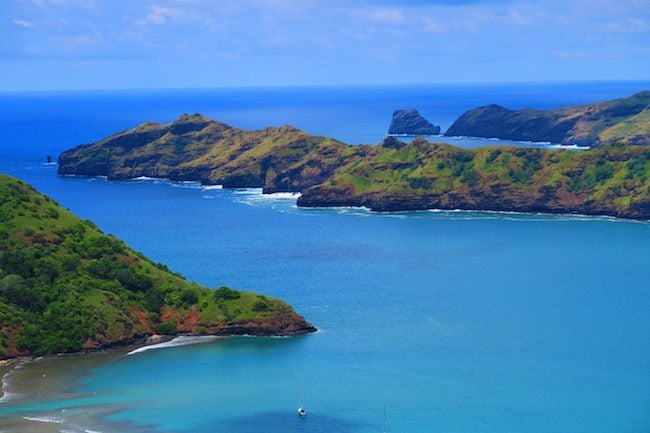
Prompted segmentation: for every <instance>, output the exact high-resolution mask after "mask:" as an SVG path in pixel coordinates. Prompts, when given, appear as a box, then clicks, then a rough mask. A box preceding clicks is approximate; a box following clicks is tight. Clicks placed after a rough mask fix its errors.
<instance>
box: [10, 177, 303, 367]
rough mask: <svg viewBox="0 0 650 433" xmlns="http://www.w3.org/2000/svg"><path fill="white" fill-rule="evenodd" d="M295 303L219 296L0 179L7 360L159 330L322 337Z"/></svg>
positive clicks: (223, 292)
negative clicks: (311, 333)
mask: <svg viewBox="0 0 650 433" xmlns="http://www.w3.org/2000/svg"><path fill="white" fill-rule="evenodd" d="M313 330H314V328H313V327H311V325H309V324H308V323H307V322H305V320H304V319H303V318H302V317H300V316H298V315H297V314H296V313H295V312H294V311H293V310H292V309H291V307H290V306H289V305H287V304H286V303H284V302H282V301H280V300H277V299H273V298H271V297H266V296H262V295H258V294H255V293H248V292H240V291H236V290H232V289H229V288H225V287H224V288H220V289H218V290H210V289H207V288H205V287H202V286H199V285H197V284H195V283H190V282H188V281H187V280H185V279H183V278H182V277H181V276H180V275H178V274H174V273H172V272H170V271H169V269H167V268H166V267H165V266H164V265H162V264H159V263H153V262H152V261H150V260H149V259H147V258H146V257H145V256H143V255H142V254H139V253H137V252H135V251H133V250H131V249H130V248H129V247H127V246H126V245H125V244H124V243H123V242H122V241H120V240H118V239H116V238H114V237H113V236H110V235H105V234H103V233H102V232H101V231H100V230H99V229H98V228H97V227H96V226H95V225H94V224H93V223H92V222H90V221H88V220H85V221H84V220H81V219H79V218H77V217H76V216H74V215H73V214H71V213H70V212H69V211H67V210H65V209H64V208H62V207H60V206H59V205H58V204H57V203H56V202H54V201H53V200H51V199H50V198H48V197H46V196H44V195H42V194H40V193H38V192H36V191H35V190H34V189H32V188H31V187H30V186H29V185H27V184H25V183H24V182H22V181H20V180H17V179H14V178H11V177H9V176H6V175H0V359H1V358H6V357H11V356H17V355H22V354H44V353H55V352H75V351H80V350H83V349H93V348H99V347H105V346H110V345H113V344H120V343H125V342H128V341H132V340H133V339H136V338H139V337H142V336H145V335H150V334H153V333H163V334H175V333H177V332H181V331H182V332H192V333H198V334H231V333H234V334H241V333H249V334H262V335H270V334H278V335H289V334H295V333H302V332H310V331H313Z"/></svg>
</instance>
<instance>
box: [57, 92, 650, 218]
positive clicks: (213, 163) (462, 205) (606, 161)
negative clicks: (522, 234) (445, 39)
mask: <svg viewBox="0 0 650 433" xmlns="http://www.w3.org/2000/svg"><path fill="white" fill-rule="evenodd" d="M648 95H650V92H642V93H639V94H637V95H634V96H632V97H630V98H626V99H620V100H615V101H610V102H606V103H602V104H595V105H594V106H591V107H592V108H590V109H588V108H585V107H583V109H582V110H583V111H581V112H586V111H590V112H591V113H592V114H591V116H592V117H590V119H592V120H591V121H593V122H595V120H593V119H595V118H596V114H595V113H596V111H598V113H600V114H599V115H600V116H601V117H600V120H599V121H598V125H601V126H602V125H605V124H607V125H612V126H611V127H610V128H607V129H602V128H601V129H598V128H596V127H595V126H594V125H593V124H589V125H591V127H590V128H591V129H588V130H589V131H592V132H593V131H599V132H598V136H599V137H600V138H599V140H600V141H599V142H598V145H593V147H595V148H594V149H591V150H588V151H581V152H578V151H572V150H563V149H535V148H525V147H507V146H491V147H482V148H478V149H472V150H469V149H461V148H457V147H453V146H450V145H448V144H444V143H431V142H428V141H426V140H424V139H422V138H419V139H416V140H414V141H413V142H411V143H406V142H403V141H400V140H398V139H396V138H395V137H388V138H387V139H386V140H384V142H383V143H381V144H380V145H375V146H372V145H359V146H350V145H347V144H345V143H342V142H340V141H337V140H334V139H331V138H327V137H317V136H312V135H309V134H307V133H306V132H304V131H301V130H299V129H296V128H294V127H291V126H283V127H279V128H266V129H263V130H259V131H246V130H243V129H239V128H234V127H231V126H229V125H226V124H223V123H220V122H217V121H214V120H211V119H208V118H206V117H204V116H201V115H199V114H196V115H191V116H188V115H183V116H181V117H180V118H179V119H177V120H176V121H174V122H171V123H168V124H158V123H154V122H148V123H144V124H142V125H140V126H137V127H136V128H134V129H132V130H129V131H123V132H120V133H117V134H114V135H112V136H110V137H107V138H105V139H103V140H100V141H98V142H96V143H91V144H87V145H82V146H78V147H76V148H73V149H71V150H68V151H66V152H64V153H62V154H61V155H60V157H59V168H58V170H59V174H62V175H68V174H74V175H92V176H96V175H103V176H108V178H109V179H126V178H135V177H139V176H149V177H164V178H169V179H171V180H182V181H184V180H194V181H200V182H202V183H204V184H221V185H223V186H224V187H226V188H239V187H258V188H263V189H264V192H265V193H272V192H300V193H302V196H301V197H300V198H299V199H298V205H299V206H304V207H327V206H366V207H369V208H371V209H373V210H377V211H406V210H424V209H433V208H435V209H464V210H491V211H517V212H549V213H581V214H588V215H609V216H616V217H623V218H636V219H648V218H650V180H649V179H648V173H649V170H650V149H649V148H645V147H643V146H641V144H644V143H645V141H644V140H645V138H644V137H645V132H643V131H645V130H646V128H648V124H647V122H646V120H647V118H646V117H645V116H647V114H646V113H647V112H648V111H649V110H647V109H644V110H642V111H641V112H637V114H635V115H632V114H631V113H632V111H635V110H638V109H639V108H638V107H639V106H640V105H642V104H643V103H645V102H643V101H645V100H646V99H645V98H647V97H648ZM594 107H599V108H598V109H596V108H594ZM624 107H628V108H625V109H624ZM629 107H634V108H633V109H632V108H629ZM569 111H571V110H569V109H567V111H566V112H567V113H568V112H569ZM622 113H627V117H625V116H623V114H622ZM464 116H466V115H464ZM623 117H625V118H624V119H623ZM461 119H462V117H461ZM461 119H459V120H458V121H457V122H456V123H459V122H460V120H461ZM573 124H574V126H575V128H574V129H576V128H578V127H579V125H582V123H579V122H578V121H577V120H576V122H574V123H573ZM496 125H497V126H498V125H499V122H496ZM502 125H503V124H502ZM522 128H523V127H522ZM599 128H600V127H599ZM612 128H613V129H612ZM576 130H577V129H576ZM585 130H587V129H585ZM640 131H641V132H640ZM593 133H594V134H595V132H593ZM576 134H577V133H576ZM544 137H546V136H541V135H539V136H538V135H531V136H530V137H528V138H529V139H531V140H542V139H544ZM604 137H610V138H611V140H609V141H608V140H605V138H604ZM632 143H635V144H637V145H632ZM592 144H593V143H592Z"/></svg>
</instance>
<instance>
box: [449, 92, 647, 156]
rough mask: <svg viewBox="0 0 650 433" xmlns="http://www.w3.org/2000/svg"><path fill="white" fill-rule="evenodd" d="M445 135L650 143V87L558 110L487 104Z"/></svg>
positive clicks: (591, 143) (593, 144) (590, 143)
mask: <svg viewBox="0 0 650 433" xmlns="http://www.w3.org/2000/svg"><path fill="white" fill-rule="evenodd" d="M445 135H446V136H470V137H494V138H501V139H508V140H527V141H550V142H552V143H561V144H577V145H579V146H590V147H601V146H606V145H610V144H632V145H650V91H645V92H639V93H637V94H635V95H632V96H630V97H627V98H621V99H614V100H611V101H606V102H601V103H598V104H591V105H580V106H573V107H564V108H560V109H557V110H535V109H531V108H527V109H524V110H509V109H507V108H504V107H501V106H499V105H487V106H484V107H478V108H474V109H472V110H469V111H467V112H466V113H465V114H463V115H462V116H460V117H459V118H458V119H457V120H456V121H455V122H454V123H453V124H452V125H451V127H450V128H449V130H447V132H446V133H445Z"/></svg>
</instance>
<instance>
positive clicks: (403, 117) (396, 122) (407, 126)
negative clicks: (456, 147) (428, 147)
mask: <svg viewBox="0 0 650 433" xmlns="http://www.w3.org/2000/svg"><path fill="white" fill-rule="evenodd" d="M388 134H390V135H438V134H440V126H435V125H433V124H432V123H431V122H429V121H428V120H427V119H425V118H424V117H422V116H421V115H420V113H418V111H417V110H414V109H404V110H397V111H395V112H393V119H392V121H391V122H390V127H389V128H388Z"/></svg>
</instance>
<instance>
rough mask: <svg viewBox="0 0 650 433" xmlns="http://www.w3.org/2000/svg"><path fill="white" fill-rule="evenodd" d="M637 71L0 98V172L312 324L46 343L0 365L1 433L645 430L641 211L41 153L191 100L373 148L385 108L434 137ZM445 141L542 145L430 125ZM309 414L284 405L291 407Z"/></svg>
mask: <svg viewBox="0 0 650 433" xmlns="http://www.w3.org/2000/svg"><path fill="white" fill-rule="evenodd" d="M649 88H650V82H598V83H537V84H490V85H487V84H486V85H471V86H470V85H465V86H461V85H454V86H409V87H349V88H348V87H339V88H274V89H265V88H259V89H255V88H250V89H206V90H198V89H197V90H156V91H154V90H151V91H139V92H134V91H128V92H127V91H124V92H113V91H111V92H108V91H106V92H90V91H89V92H52V93H4V94H0V127H1V130H2V131H3V134H2V135H1V136H0V172H3V173H8V174H10V175H13V176H16V177H19V178H21V179H23V180H25V181H26V182H29V183H30V184H32V185H33V186H34V187H36V188H37V189H38V190H40V191H41V192H43V193H45V194H48V195H50V196H52V197H53V198H54V199H55V200H57V201H58V202H59V203H60V204H61V205H63V206H64V207H67V208H69V209H70V210H72V211H73V212H74V213H76V214H77V215H79V216H80V217H82V218H89V219H92V220H93V221H94V222H95V223H96V224H97V225H98V226H99V227H100V228H101V229H102V230H103V231H104V232H106V233H112V234H114V235H116V236H117V237H119V238H121V239H123V240H124V241H126V242H127V243H128V244H129V245H130V246H132V247H133V248H134V249H136V250H138V251H141V252H143V253H145V254H146V255H147V256H148V257H150V258H151V259H153V260H155V261H160V262H163V263H165V264H166V265H168V266H169V267H170V268H171V269H172V270H174V271H177V272H180V273H182V274H183V275H184V276H185V277H187V278H188V279H190V280H193V281H196V282H198V283H201V284H203V285H206V286H210V287H218V286H221V285H228V286H231V287H233V288H237V289H242V290H253V291H258V292H262V293H265V294H269V295H272V296H276V297H280V298H282V299H284V300H286V301H288V302H289V303H291V304H292V305H293V306H294V308H295V309H296V310H297V311H298V312H299V313H301V314H302V315H304V316H305V317H306V318H307V320H309V321H310V322H311V323H313V324H314V325H315V326H316V327H317V328H318V329H319V332H317V333H315V334H312V335H306V336H300V337H294V338H252V337H238V338H230V339H224V340H219V341H213V342H206V343H203V344H197V345H190V346H179V347H171V348H166V349H159V350H149V351H144V352H139V353H134V354H131V355H129V354H128V353H129V352H130V351H131V350H133V349H134V348H124V349H117V350H112V351H107V352H105V353H98V354H92V355H85V356H72V357H53V358H43V359H41V360H38V361H36V362H32V363H29V364H26V365H24V366H22V367H21V368H19V369H17V370H12V371H10V372H9V373H8V374H7V375H6V376H5V378H4V379H5V380H4V382H5V387H4V390H5V392H6V396H5V397H4V398H3V399H2V400H0V432H4V433H10V432H11V433H13V432H25V431H29V432H41V431H43V432H45V431H48V432H49V431H52V432H62V433H66V432H79V433H81V432H86V433H93V432H102V433H111V432H118V431H119V432H155V433H162V432H165V433H171V432H179V433H180V432H195V433H204V432H205V433H207V432H225V433H240V432H241V433H257V432H260V433H262V432H265V433H266V432H272V433H275V432H277V433H290V432H342V433H347V432H349V433H357V432H358V433H366V432H367V433H370V432H381V431H382V428H383V427H382V423H383V411H384V408H385V409H386V422H387V430H388V431H389V432H394V433H398V432H409V433H420V432H422V433H424V432H445V433H465V432H486V433H510V432H528V433H558V432H567V433H582V432H584V433H601V432H602V433H610V432H621V433H647V432H648V431H649V430H650V287H649V286H648V281H650V262H649V258H650V225H648V223H645V222H634V221H625V220H619V219H613V218H594V217H583V216H575V215H555V216H550V215H527V214H510V213H488V212H437V211H427V212H409V213H391V214H376V213H372V212H368V211H366V210H364V209H350V208H338V209H299V208H297V207H296V206H295V198H294V197H291V196H290V195H286V194H280V195H271V196H265V195H262V194H261V191H259V190H221V189H213V188H210V189H208V188H202V187H201V186H200V185H198V184H192V183H172V182H167V181H164V180H140V181H135V180H134V181H119V182H117V181H107V180H105V179H100V178H79V177H58V176H57V175H56V166H52V165H46V164H45V163H44V162H45V158H46V155H51V156H53V157H56V156H57V155H58V154H59V153H60V152H61V151H63V150H65V149H67V148H69V147H72V146H75V145H78V144H81V143H88V142H92V141H95V140H97V139H100V138H102V137H103V136H105V135H108V134H110V133H113V132H115V131H119V130H123V129H126V128H131V127H133V126H135V125H136V124H138V123H140V122H143V121H147V120H156V121H160V122H167V121H171V120H173V119H174V118H176V117H178V115H180V114H182V113H194V112H200V113H203V114H205V115H208V116H210V117H213V118H215V119H218V120H221V121H224V122H226V123H230V124H232V125H234V126H239V127H244V128H263V127H265V126H268V125H281V124H287V123H288V124H293V125H294V126H297V127H299V128H302V129H305V130H306V131H308V132H310V133H313V134H322V135H328V136H332V137H334V138H337V139H340V140H342V141H345V142H348V143H352V144H359V143H377V142H379V141H381V140H382V139H383V138H384V137H385V133H386V130H387V129H388V124H389V123H390V117H391V113H392V111H393V110H395V109H398V108H416V109H418V110H419V111H420V113H421V114H423V115H424V116H425V117H426V118H428V119H429V120H430V121H431V122H432V123H435V124H441V125H442V128H443V130H445V129H446V128H447V127H448V126H449V125H450V124H451V123H452V122H453V120H454V119H455V118H456V117H457V116H459V115H460V114H462V113H463V112H464V111H465V110H467V109H469V108H472V107H474V106H477V105H483V104H488V103H499V104H502V105H505V106H507V107H511V108H523V107H527V106H530V107H535V108H554V107H559V106H562V105H567V104H581V103H590V102H597V101H601V100H605V99H610V98H616V97H623V96H627V95H630V94H632V93H635V92H637V91H640V90H645V89H649ZM439 140H441V141H452V142H454V143H455V144H457V145H462V146H466V147H475V146H481V145H486V144H508V145H527V146H530V145H533V146H542V147H550V145H548V144H534V143H513V142H505V143H504V142H499V141H495V140H476V139H466V138H457V139H451V140H450V139H447V138H439ZM301 397H302V401H303V403H304V405H305V407H306V409H307V410H308V412H309V415H308V416H307V417H306V418H305V419H301V418H299V417H298V416H297V414H296V408H297V406H298V400H299V398H301Z"/></svg>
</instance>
